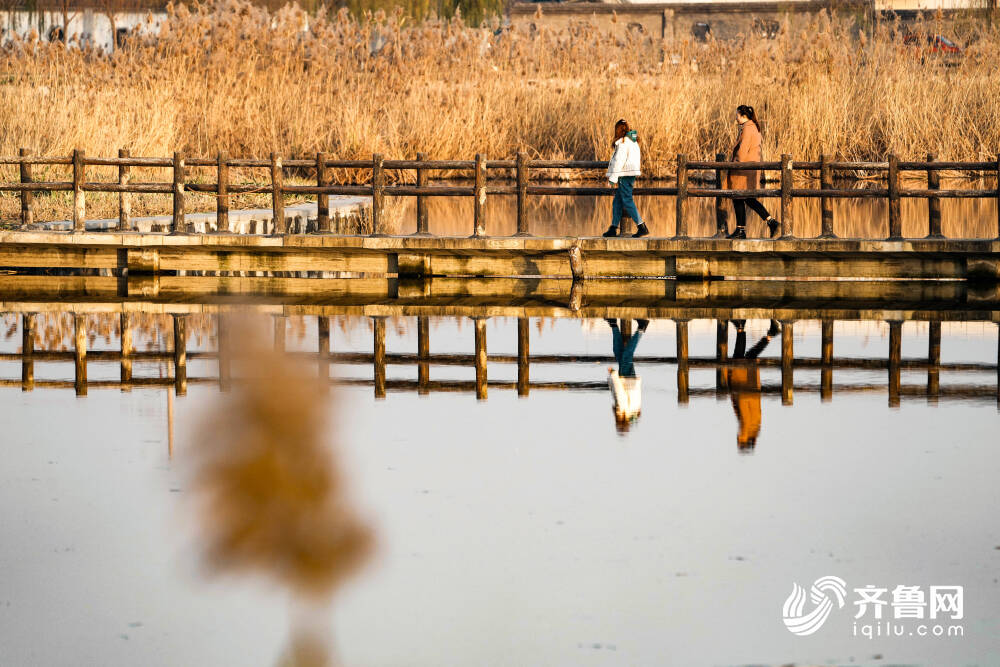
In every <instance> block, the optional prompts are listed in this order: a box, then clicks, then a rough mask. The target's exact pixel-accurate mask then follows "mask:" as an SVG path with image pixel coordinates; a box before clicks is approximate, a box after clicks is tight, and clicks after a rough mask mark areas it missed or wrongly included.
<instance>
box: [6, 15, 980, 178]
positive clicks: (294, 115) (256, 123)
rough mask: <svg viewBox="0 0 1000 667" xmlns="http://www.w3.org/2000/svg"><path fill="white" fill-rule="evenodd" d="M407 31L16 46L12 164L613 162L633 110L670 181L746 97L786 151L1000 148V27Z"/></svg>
mask: <svg viewBox="0 0 1000 667" xmlns="http://www.w3.org/2000/svg"><path fill="white" fill-rule="evenodd" d="M401 23H403V22H402V21H401V17H400V16H399V15H391V16H385V15H383V14H378V15H376V16H374V17H372V18H370V19H367V20H363V21H356V20H354V19H352V18H350V17H349V16H348V15H347V14H346V12H341V13H339V14H336V15H331V16H324V15H320V16H307V15H306V14H305V13H304V12H303V11H301V10H300V9H298V8H297V7H286V8H285V9H282V10H280V11H278V12H275V13H274V14H269V13H267V11H266V10H264V9H260V8H257V7H253V6H251V5H249V4H246V3H243V2H240V1H239V0H219V1H217V2H211V3H208V4H206V5H201V6H194V7H192V8H188V7H186V6H181V7H178V8H176V9H173V10H172V11H171V13H170V17H169V19H168V20H167V21H166V22H165V24H164V27H163V30H162V32H161V34H160V35H159V37H158V38H157V39H155V40H148V41H146V42H141V43H140V42H139V41H138V40H136V43H135V45H134V46H133V47H131V48H127V49H123V50H120V51H118V52H116V53H115V54H114V55H112V56H110V57H109V56H106V55H103V54H101V53H97V52H93V51H81V50H79V49H75V48H69V49H64V48H63V47H62V46H60V45H52V44H48V43H43V42H39V41H37V40H28V41H25V42H22V43H18V44H14V45H12V46H10V47H9V48H6V49H5V50H4V51H3V54H2V69H3V79H2V80H3V85H0V113H2V118H3V119H4V120H3V122H2V124H0V153H3V154H7V155H10V154H13V153H15V152H16V151H17V149H18V147H20V146H27V147H31V148H32V149H34V150H37V151H40V152H41V153H43V154H46V155H57V154H58V155H66V154H68V153H69V152H70V151H71V150H72V149H73V148H74V147H81V148H84V149H85V150H86V151H87V152H88V153H89V154H91V155H114V154H115V153H116V151H117V149H118V148H122V147H125V148H129V149H130V150H131V151H132V154H133V155H168V154H170V153H171V152H172V151H174V150H177V149H179V150H183V151H185V152H186V153H188V154H192V155H213V154H214V153H215V152H216V151H217V150H219V149H225V150H227V151H229V152H230V154H232V155H240V156H244V155H252V156H264V155H266V154H267V153H269V152H270V151H272V150H279V151H281V152H282V153H284V154H286V155H288V154H290V153H293V152H294V153H297V154H307V153H311V152H315V151H316V150H327V151H330V152H332V153H334V154H335V155H337V156H339V157H343V158H362V157H368V156H370V155H371V154H372V153H373V152H381V153H384V154H385V155H386V156H391V157H407V156H412V155H414V154H415V153H416V152H417V151H424V152H427V153H429V154H430V155H431V156H432V157H434V158H469V157H471V155H472V154H474V153H476V152H483V153H485V154H487V155H488V156H491V157H502V156H511V155H513V154H514V153H515V152H517V151H521V150H524V151H528V152H529V153H530V154H532V155H535V156H540V157H545V158H558V157H567V158H569V157H572V158H582V159H588V158H595V157H596V158H602V157H607V154H608V152H609V151H608V143H609V142H608V134H609V130H610V125H611V123H613V122H614V120H615V119H616V118H618V117H620V116H626V117H628V118H629V119H630V120H631V121H632V123H633V125H634V126H635V127H636V128H637V129H638V130H639V133H640V137H641V140H642V142H643V146H644V148H645V149H646V155H647V171H649V172H650V173H651V175H653V174H659V175H665V174H667V173H669V172H670V170H671V167H670V160H671V159H672V157H673V156H674V155H675V154H676V153H678V152H685V153H688V154H690V155H691V156H709V155H712V154H714V153H715V151H716V150H719V149H723V148H725V147H726V146H728V145H729V144H730V143H731V141H732V139H733V124H732V109H733V108H734V107H735V106H736V104H737V103H741V102H747V103H751V104H753V105H754V106H755V107H757V108H758V109H759V110H761V111H762V112H763V113H762V115H763V117H764V120H765V122H766V128H767V131H766V133H765V154H766V155H768V156H772V157H773V156H776V155H778V154H779V153H791V154H792V155H794V156H801V157H815V156H816V155H818V154H819V153H820V152H824V151H825V152H828V153H831V154H836V155H838V156H840V157H843V158H845V159H852V160H853V159H879V158H881V157H883V156H884V155H885V154H886V153H887V152H889V151H893V152H895V153H897V154H899V155H900V156H904V157H907V158H919V157H922V156H924V155H925V154H926V153H928V152H934V153H937V155H938V156H939V158H941V159H982V158H985V157H995V156H996V153H997V150H998V146H1000V105H998V104H997V100H998V99H1000V77H997V76H996V74H995V72H996V69H995V67H996V58H997V56H998V54H1000V31H998V30H997V29H996V28H993V27H990V26H988V25H986V24H983V25H982V26H980V27H979V28H977V29H975V30H973V31H971V32H967V33H965V34H964V35H963V37H962V39H963V41H965V42H966V43H967V49H966V54H965V57H964V58H963V59H962V60H961V63H960V64H959V65H958V66H957V67H943V66H938V65H934V64H921V62H920V59H919V58H918V57H915V54H914V52H913V50H912V49H911V48H909V47H904V46H902V45H901V44H900V42H899V41H898V40H896V41H894V40H892V39H891V38H890V33H889V30H888V29H887V28H885V27H884V26H883V27H881V28H879V29H877V30H876V31H875V33H874V35H872V36H870V37H863V36H862V37H860V38H859V35H858V28H857V26H856V25H855V24H854V22H853V19H850V18H843V19H841V18H834V19H830V18H828V17H825V16H821V17H819V18H818V19H816V20H815V21H814V22H813V24H812V25H811V26H809V27H808V28H806V29H804V30H803V31H801V32H800V33H795V34H792V31H791V30H790V29H788V28H787V26H786V30H785V31H783V32H782V34H781V35H780V36H779V37H778V38H777V39H775V40H763V39H758V38H747V39H745V40H737V41H733V42H726V43H719V42H715V43H709V44H704V45H702V44H692V43H690V42H688V41H679V42H669V43H666V44H661V42H660V40H653V39H651V38H648V37H636V38H629V39H624V40H623V39H617V40H616V39H613V38H612V37H610V36H608V35H606V34H602V33H601V32H600V31H599V30H597V29H596V28H594V27H593V26H591V25H590V24H588V23H586V22H583V23H580V24H578V25H575V26H573V27H571V28H570V29H567V30H564V31H559V32H553V31H550V30H546V29H542V30H538V31H531V32H528V31H525V30H503V31H498V32H495V31H494V30H492V29H491V28H492V26H484V27H482V28H473V27H466V26H464V25H463V24H462V23H461V22H459V21H454V20H453V21H450V22H435V21H430V22H425V23H422V24H418V25H415V26H413V27H402V25H401ZM306 25H308V28H307V30H305V31H303V27H304V26H306ZM929 29H930V30H934V31H935V32H945V33H948V32H949V30H948V28H947V27H941V26H932V27H930V28H929ZM373 46H374V47H375V48H373ZM664 51H665V52H666V57H665V58H664V57H663V52H664ZM674 61H677V62H678V64H676V65H673V64H671V63H673V62H674ZM337 176H338V178H339V179H340V180H345V179H347V178H348V175H347V174H344V173H339V174H337Z"/></svg>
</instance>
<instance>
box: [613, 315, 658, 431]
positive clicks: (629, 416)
mask: <svg viewBox="0 0 1000 667" xmlns="http://www.w3.org/2000/svg"><path fill="white" fill-rule="evenodd" d="M605 321H606V322H607V323H608V325H610V326H611V347H612V350H613V351H614V355H615V360H616V361H617V362H618V370H614V369H612V368H609V369H608V386H609V387H610V388H611V399H612V408H613V409H614V413H615V426H616V427H617V428H618V432H619V433H626V432H628V429H629V426H630V425H631V423H632V422H633V421H635V420H636V419H638V418H639V413H640V412H641V411H642V378H641V377H639V375H638V374H637V373H636V372H635V363H634V361H633V357H634V355H635V348H636V347H637V346H638V345H639V339H640V338H642V334H643V333H644V332H645V331H646V327H648V326H649V320H638V321H637V324H638V330H637V331H636V332H635V333H632V332H631V328H632V320H621V325H619V323H618V322H617V321H615V320H613V319H608V320H605Z"/></svg>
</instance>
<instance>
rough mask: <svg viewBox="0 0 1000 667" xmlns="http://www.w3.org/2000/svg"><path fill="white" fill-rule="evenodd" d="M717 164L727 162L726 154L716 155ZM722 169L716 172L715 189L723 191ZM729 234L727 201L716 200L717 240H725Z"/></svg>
mask: <svg viewBox="0 0 1000 667" xmlns="http://www.w3.org/2000/svg"><path fill="white" fill-rule="evenodd" d="M715 161H716V162H725V161H726V154H725V153H716V154H715ZM722 180H723V179H722V169H716V170H715V189H716V190H721V189H722ZM728 233H729V218H728V214H727V212H726V200H725V199H723V198H722V197H716V198H715V238H717V239H723V238H726V235H727V234H728Z"/></svg>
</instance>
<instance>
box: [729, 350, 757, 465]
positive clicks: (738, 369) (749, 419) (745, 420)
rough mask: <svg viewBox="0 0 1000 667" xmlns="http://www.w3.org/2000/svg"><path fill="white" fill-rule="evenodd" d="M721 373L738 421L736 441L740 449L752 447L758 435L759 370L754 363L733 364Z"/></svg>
mask: <svg viewBox="0 0 1000 667" xmlns="http://www.w3.org/2000/svg"><path fill="white" fill-rule="evenodd" d="M723 373H724V375H725V378H726V381H727V382H728V383H729V391H730V392H731V395H730V398H731V399H732V402H733V412H735V413H736V419H737V420H738V421H739V431H738V432H737V434H736V441H737V443H738V444H739V446H740V448H746V447H753V446H754V442H755V441H756V440H757V435H758V434H759V433H760V369H759V368H758V367H757V364H756V363H754V364H734V365H733V366H730V367H727V368H725V369H723Z"/></svg>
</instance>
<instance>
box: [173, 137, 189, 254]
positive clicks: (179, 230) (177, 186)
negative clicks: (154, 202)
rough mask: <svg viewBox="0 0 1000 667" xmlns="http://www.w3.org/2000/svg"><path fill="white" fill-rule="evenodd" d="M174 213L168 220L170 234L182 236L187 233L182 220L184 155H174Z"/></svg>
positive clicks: (185, 225)
mask: <svg viewBox="0 0 1000 667" xmlns="http://www.w3.org/2000/svg"><path fill="white" fill-rule="evenodd" d="M173 192H174V212H173V217H172V218H171V220H170V233H171V234H183V233H185V232H186V231H187V224H186V222H185V220H184V155H183V154H181V153H179V152H177V153H174V187H173Z"/></svg>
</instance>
